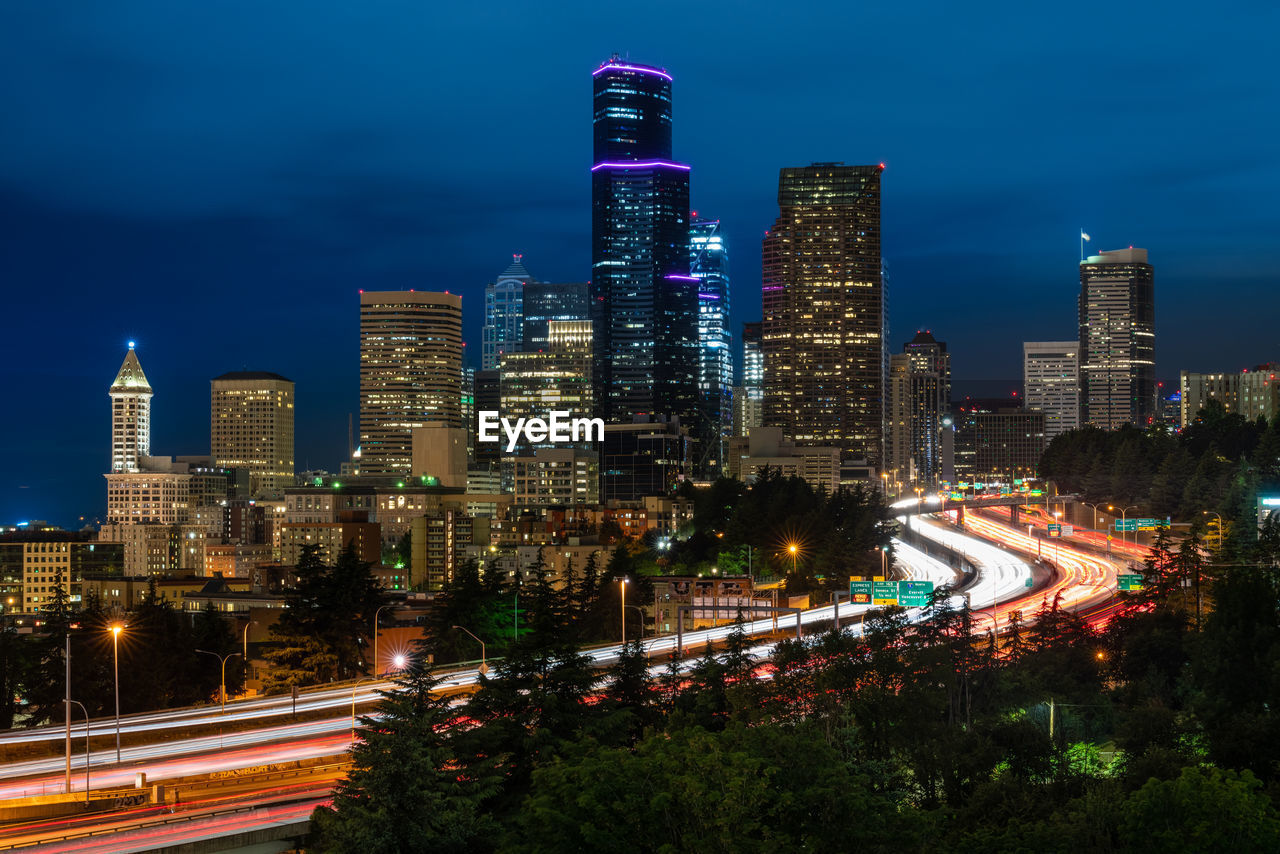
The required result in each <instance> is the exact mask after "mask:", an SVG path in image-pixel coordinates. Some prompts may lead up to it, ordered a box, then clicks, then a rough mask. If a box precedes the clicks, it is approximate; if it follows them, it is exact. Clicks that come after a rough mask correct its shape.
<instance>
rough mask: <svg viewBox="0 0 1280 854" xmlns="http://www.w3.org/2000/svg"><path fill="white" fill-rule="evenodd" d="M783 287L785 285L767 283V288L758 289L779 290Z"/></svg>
mask: <svg viewBox="0 0 1280 854" xmlns="http://www.w3.org/2000/svg"><path fill="white" fill-rule="evenodd" d="M784 287H786V286H785V285H769V286H768V287H767V288H761V289H760V290H762V291H780V290H782V289H783V288H784Z"/></svg>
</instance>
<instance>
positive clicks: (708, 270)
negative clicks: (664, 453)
mask: <svg viewBox="0 0 1280 854" xmlns="http://www.w3.org/2000/svg"><path fill="white" fill-rule="evenodd" d="M689 274H690V275H692V276H693V277H694V278H695V279H697V280H698V349H699V368H698V396H699V399H700V401H701V412H700V418H701V429H700V430H699V431H698V432H699V433H702V434H705V435H706V436H707V437H709V438H708V441H706V442H705V443H704V444H703V446H702V447H701V448H699V449H698V456H699V459H700V461H701V465H700V466H699V468H700V469H701V473H702V475H703V476H705V477H708V478H715V477H719V476H720V475H721V474H723V473H724V463H725V452H726V450H727V447H726V446H727V443H728V440H729V438H730V436H732V435H733V335H732V334H731V333H730V332H729V249H728V247H727V246H726V245H725V241H724V232H723V230H722V229H721V227H720V220H718V219H698V218H697V217H695V218H694V220H693V222H692V224H691V225H690V226H689Z"/></svg>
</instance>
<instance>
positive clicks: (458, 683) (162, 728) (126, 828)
mask: <svg viewBox="0 0 1280 854" xmlns="http://www.w3.org/2000/svg"><path fill="white" fill-rule="evenodd" d="M912 503H915V502H912ZM903 524H909V525H910V526H911V528H912V530H914V531H916V532H917V533H919V534H920V535H921V536H924V537H926V538H928V539H931V540H934V541H936V542H938V543H940V544H944V545H947V546H949V547H951V548H953V549H955V550H956V551H960V552H962V553H963V554H964V555H965V556H966V557H967V558H968V559H969V560H970V561H971V562H972V563H973V564H975V565H976V566H977V568H978V571H977V573H976V577H975V578H974V579H973V581H972V583H971V584H969V585H968V586H967V587H966V589H965V590H964V591H963V592H964V593H966V594H968V596H969V597H970V601H971V603H972V607H973V608H974V609H975V611H976V613H977V614H978V615H979V617H978V620H979V623H980V624H981V622H982V618H983V617H986V618H987V619H989V620H990V624H991V625H994V626H996V627H998V628H999V629H1000V630H1003V629H1004V628H1005V627H1006V626H1007V624H1008V621H1009V618H1010V616H1011V614H1012V613H1013V612H1014V611H1022V612H1023V615H1024V616H1023V619H1024V620H1025V619H1031V618H1033V617H1034V610H1035V609H1037V608H1039V607H1040V606H1041V605H1042V604H1043V603H1045V602H1047V601H1051V600H1052V598H1053V597H1054V596H1056V595H1058V594H1061V595H1062V601H1063V602H1064V604H1066V605H1067V606H1069V607H1074V608H1079V609H1092V610H1091V613H1092V611H1097V618H1098V619H1105V618H1106V616H1107V609H1106V603H1107V602H1108V601H1109V600H1110V596H1111V591H1113V590H1114V586H1115V575H1116V566H1117V563H1118V562H1117V561H1108V560H1106V559H1105V558H1101V557H1098V556H1095V555H1092V554H1087V553H1085V552H1082V551H1079V550H1076V549H1073V548H1071V547H1069V546H1065V545H1062V544H1060V543H1056V541H1055V548H1054V549H1052V550H1046V552H1049V551H1052V552H1053V553H1046V555H1045V557H1046V558H1048V559H1049V560H1052V561H1053V562H1054V563H1055V564H1056V565H1057V566H1058V568H1059V571H1058V573H1057V574H1056V576H1055V577H1054V579H1052V580H1051V581H1048V582H1047V583H1046V584H1045V585H1044V586H1043V588H1042V589H1034V590H1033V589H1031V588H1029V586H1028V582H1029V581H1033V580H1034V576H1033V571H1032V567H1031V565H1030V563H1028V562H1027V561H1026V560H1024V559H1023V558H1022V557H1021V556H1020V555H1019V554H1018V552H1019V551H1020V552H1023V553H1031V554H1034V553H1035V550H1036V544H1037V541H1036V539H1034V538H1031V537H1028V536H1027V535H1026V534H1025V533H1023V532H1020V531H1018V530H1016V529H1013V528H1010V527H1009V526H1007V525H1002V524H1000V523H998V522H994V521H991V520H989V519H985V518H982V517H980V516H978V515H977V514H974V513H968V514H966V520H965V528H966V530H964V531H962V530H960V529H958V528H957V527H956V526H954V525H950V524H946V523H944V522H940V521H937V520H935V519H932V518H927V517H915V518H911V519H909V520H905V521H904V522H903ZM992 541H994V542H996V543H1000V544H1003V546H1005V547H1003V548H1002V547H1001V545H995V544H993V542H992ZM894 549H895V554H896V563H897V565H898V566H899V567H900V568H902V569H903V570H904V572H905V574H906V575H907V577H909V578H911V579H915V580H929V581H933V582H934V584H935V585H938V586H943V585H946V584H954V583H956V581H957V574H956V572H955V571H954V570H952V569H951V568H950V567H948V566H946V565H945V564H943V563H941V562H940V561H938V560H935V559H934V558H931V557H929V556H927V555H925V554H924V553H922V552H921V551H920V550H918V549H915V548H913V547H912V546H910V545H908V544H907V543H905V542H902V541H901V540H895V542H894ZM988 602H990V603H992V604H991V605H988V604H987V603H988ZM869 610H871V608H870V606H854V605H851V604H849V603H848V602H844V603H842V604H841V605H840V607H839V612H840V617H841V622H842V624H845V625H846V630H847V631H850V632H852V633H854V634H859V633H860V632H861V630H862V626H861V624H860V623H861V621H860V620H857V621H856V622H855V620H856V619H857V618H858V617H860V616H862V615H864V614H865V613H866V612H867V611H869ZM922 615H923V611H922V610H921V609H911V610H910V611H909V614H908V618H909V619H913V620H914V619H919V618H921V616H922ZM832 617H833V608H832V606H831V605H824V606H821V607H817V608H812V609H809V610H807V611H804V612H803V613H802V614H801V615H800V623H801V625H802V626H812V625H814V624H819V623H824V622H830V621H831V619H832ZM1091 618H1092V617H1091ZM846 621H847V622H846ZM794 625H795V618H794V617H791V616H787V617H782V616H779V618H778V631H781V632H790V631H792V630H793V629H794ZM744 629H745V631H746V632H747V633H748V634H750V635H768V634H771V633H772V632H773V631H774V625H773V619H772V617H770V618H768V619H763V620H756V621H753V622H748V623H746V624H744ZM733 630H734V626H733V624H727V625H722V626H718V627H716V628H710V629H699V630H697V631H688V632H686V633H685V635H684V643H685V645H686V647H692V648H696V649H701V648H703V646H704V645H705V644H706V643H707V642H708V641H721V640H723V639H725V638H726V637H727V636H728V635H729V634H730V633H731V632H732V631H733ZM979 630H980V631H981V630H984V629H983V628H982V627H981V625H980V627H979ZM676 642H677V641H676V638H675V637H674V636H670V635H665V636H660V637H657V638H650V639H646V640H644V641H643V646H644V648H645V649H646V651H647V652H648V653H649V654H650V655H651V656H652V657H655V658H657V657H665V655H666V654H668V653H670V652H671V651H672V650H673V649H674V648H675V645H676ZM772 647H773V641H772V640H770V641H768V642H765V643H760V644H758V645H756V646H754V647H752V648H751V649H750V650H749V654H750V655H751V656H752V657H753V658H756V659H758V660H764V659H767V658H768V657H769V655H770V654H771V651H772ZM618 652H619V645H618V644H608V645H604V646H600V647H597V648H594V649H590V650H588V651H587V655H588V656H589V658H590V659H591V660H592V661H593V662H595V663H596V664H597V665H600V666H607V665H608V664H610V663H611V662H613V661H615V660H616V659H617V656H618ZM692 663H693V662H692V660H687V666H692ZM665 667H666V665H665V663H663V664H655V665H654V667H653V672H654V673H655V674H657V673H659V672H661V671H663V670H665ZM478 679H479V673H478V672H477V671H476V669H474V668H472V667H465V668H460V669H458V670H454V671H449V672H447V673H446V675H445V677H444V680H443V684H444V686H445V687H448V688H458V687H464V688H465V687H467V686H470V685H474V684H475V683H476V681H477V680H478ZM391 684H392V683H390V682H388V681H385V680H379V681H365V682H364V683H363V684H359V685H356V686H352V685H345V686H335V687H332V688H322V689H318V690H312V691H308V692H307V693H305V694H303V695H301V696H300V697H299V700H298V711H299V712H303V711H309V712H317V711H326V710H328V711H332V712H335V714H331V715H325V716H323V717H320V718H317V719H315V720H304V721H290V720H288V718H287V716H288V715H289V714H290V712H291V710H292V701H291V699H290V698H289V697H288V696H277V697H260V698H252V699H246V700H239V701H232V702H229V703H228V704H227V713H226V716H225V717H223V716H222V715H220V714H219V709H218V707H216V706H214V707H206V708H196V709H179V710H174V711H170V712H153V713H147V714H142V715H131V716H128V717H126V718H124V719H122V727H121V731H122V732H132V733H145V732H150V733H155V734H157V735H158V736H159V737H160V739H163V738H164V737H165V733H166V731H172V730H174V729H187V728H192V727H196V726H203V727H212V726H216V725H217V724H218V722H219V721H227V722H230V721H236V722H240V723H241V724H243V723H244V722H252V723H256V724H258V725H257V726H252V727H251V728H249V729H244V730H240V731H235V732H228V733H226V734H225V735H216V734H213V735H199V736H194V737H178V738H173V739H171V740H159V739H156V740H152V741H151V742H150V743H147V744H141V745H130V746H126V747H125V748H124V750H123V762H122V763H121V764H119V765H117V764H116V762H115V750H114V749H107V750H95V751H93V753H92V754H91V757H90V765H91V772H92V785H93V788H94V789H99V788H105V787H112V786H129V785H131V784H132V782H133V779H134V775H135V774H136V773H137V772H140V771H141V772H145V773H146V774H147V780H148V783H153V782H162V781H171V780H178V779H181V778H184V777H199V776H200V775H211V774H212V775H217V774H222V773H227V774H229V773H233V772H237V771H245V770H246V769H248V770H250V771H252V770H253V769H257V768H268V767H276V766H281V765H288V764H289V763H294V762H298V761H304V760H315V761H321V760H324V759H325V758H326V757H341V756H343V755H345V754H346V753H347V751H348V750H349V748H350V745H351V703H352V696H353V692H354V695H355V698H356V700H357V702H358V703H360V704H366V705H367V704H368V703H371V702H373V701H374V700H375V699H376V696H377V692H378V691H381V690H386V689H389V688H390V687H391ZM92 728H93V731H94V733H95V734H96V735H99V736H102V735H106V734H109V733H113V732H114V729H115V727H114V720H100V721H95V722H94V723H93V724H92ZM77 734H78V738H79V739H80V742H79V743H80V745H83V737H84V730H83V727H81V728H80V729H79V730H75V729H74V728H73V745H74V743H75V740H76V737H77ZM63 737H64V730H63V729H62V728H61V727H59V726H51V727H41V728H38V729H33V730H20V731H11V732H7V733H4V734H0V745H2V744H5V743H18V742H29V741H32V740H46V741H47V740H54V739H61V738H63ZM73 750H74V747H73ZM72 767H73V773H72V780H73V789H74V790H76V791H83V788H84V755H83V753H80V754H78V755H74V754H73V763H72ZM63 768H64V759H63V757H61V756H55V757H44V758H40V759H32V760H25V761H19V762H12V763H8V764H5V765H3V766H0V780H2V781H3V782H0V798H15V797H23V796H27V795H37V794H52V793H60V792H61V791H62V790H63V786H64V777H63ZM184 785H186V784H184ZM330 789H331V785H328V786H321V787H320V788H319V789H318V790H317V789H307V788H306V787H302V789H301V790H299V791H292V790H290V791H286V790H285V788H283V787H281V786H280V785H279V781H276V782H275V783H274V784H272V785H271V786H268V787H265V788H261V789H258V790H254V791H250V792H245V793H242V794H240V795H238V796H237V797H236V798H235V799H221V798H214V799H211V800H209V801H208V802H201V801H196V802H191V803H187V802H186V798H184V803H183V808H182V811H181V812H179V813H177V814H170V815H167V816H165V815H159V814H157V813H156V812H155V808H150V809H149V811H148V810H147V809H143V810H139V811H136V812H133V811H125V812H123V813H122V812H116V813H104V814H98V815H95V816H84V817H80V818H79V819H77V820H76V821H78V822H79V823H78V824H75V825H65V824H56V826H55V825H48V826H42V827H39V828H28V829H29V830H31V831H32V833H34V834H35V835H37V836H40V838H44V839H48V838H50V837H53V836H57V835H59V834H60V833H63V832H64V831H65V832H71V830H74V833H75V834H81V833H87V832H90V831H94V832H97V831H101V832H110V834H111V835H110V836H107V837H98V838H95V837H91V836H90V837H82V838H77V839H75V840H69V841H64V842H59V843H56V844H51V845H45V846H41V847H40V848H38V849H36V850H44V851H55V850H56V851H118V852H125V851H131V850H141V849H145V848H148V847H156V846H159V845H176V844H181V843H182V842H184V841H191V840H194V839H203V838H211V837H214V836H222V835H227V834H230V833H234V832H237V831H238V829H243V828H248V827H257V826H271V824H272V823H273V822H274V823H278V824H279V823H289V822H291V821H299V820H304V819H305V817H306V816H307V815H309V814H310V812H311V810H313V809H314V808H315V806H316V805H317V804H319V803H323V802H324V800H325V799H326V798H327V796H328V795H327V793H328V791H329V790H330ZM295 796H296V797H295ZM67 821H70V820H67ZM68 828H71V830H69V829H68ZM13 832H14V828H6V830H5V832H4V834H3V835H0V848H3V847H4V846H6V845H8V844H10V840H9V837H10V836H11V834H12V833H13ZM42 834H43V835H42ZM108 840H109V841H108ZM135 843H136V846H137V847H136V848H135V847H128V846H134V845H135Z"/></svg>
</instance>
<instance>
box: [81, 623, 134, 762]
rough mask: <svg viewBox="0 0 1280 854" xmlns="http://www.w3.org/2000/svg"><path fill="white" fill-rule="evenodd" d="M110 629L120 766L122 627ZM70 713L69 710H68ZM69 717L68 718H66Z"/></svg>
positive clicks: (117, 749) (117, 752) (116, 625)
mask: <svg viewBox="0 0 1280 854" xmlns="http://www.w3.org/2000/svg"><path fill="white" fill-rule="evenodd" d="M110 629H111V653H112V654H111V659H112V672H113V673H114V676H115V683H116V764H117V765H119V764H120V633H121V632H122V631H124V625H123V624H121V623H112V624H111V626H110ZM68 711H70V709H68ZM68 717H69V716H68Z"/></svg>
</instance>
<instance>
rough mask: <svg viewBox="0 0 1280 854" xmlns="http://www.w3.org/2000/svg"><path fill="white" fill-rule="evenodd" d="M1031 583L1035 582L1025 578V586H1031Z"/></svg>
mask: <svg viewBox="0 0 1280 854" xmlns="http://www.w3.org/2000/svg"><path fill="white" fill-rule="evenodd" d="M1033 584H1035V582H1034V581H1032V580H1031V579H1030V578H1028V579H1027V583H1026V586H1027V587H1031V586H1032V585H1033Z"/></svg>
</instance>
